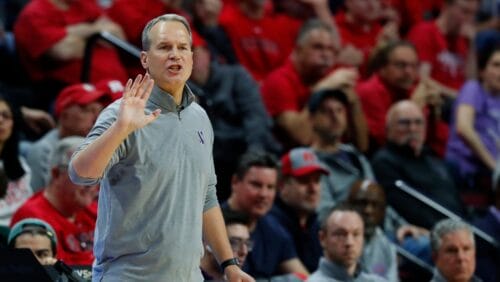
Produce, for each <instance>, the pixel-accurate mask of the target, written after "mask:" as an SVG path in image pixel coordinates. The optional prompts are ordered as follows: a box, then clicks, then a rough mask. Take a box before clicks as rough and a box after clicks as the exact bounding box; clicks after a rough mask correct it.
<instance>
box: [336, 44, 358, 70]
mask: <svg viewBox="0 0 500 282" xmlns="http://www.w3.org/2000/svg"><path fill="white" fill-rule="evenodd" d="M363 60H364V55H363V52H362V51H361V50H359V49H358V48H356V47H354V46H352V45H350V44H349V45H347V46H345V47H342V48H340V50H339V52H338V54H337V60H336V61H337V64H339V65H347V66H353V67H357V66H360V65H361V64H362V63H363Z"/></svg>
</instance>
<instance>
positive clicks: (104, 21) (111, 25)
mask: <svg viewBox="0 0 500 282" xmlns="http://www.w3.org/2000/svg"><path fill="white" fill-rule="evenodd" d="M94 28H95V32H102V31H107V32H109V33H111V34H113V35H114V36H116V37H118V38H120V39H122V40H127V39H126V37H125V33H124V32H123V29H122V28H121V27H120V26H119V25H118V24H117V23H115V22H113V21H112V20H110V19H109V18H107V17H99V18H98V19H97V20H96V21H95V22H94Z"/></svg>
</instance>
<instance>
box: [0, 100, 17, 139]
mask: <svg viewBox="0 0 500 282" xmlns="http://www.w3.org/2000/svg"><path fill="white" fill-rule="evenodd" d="M13 128H14V120H13V115H12V111H11V109H10V108H9V106H8V105H7V103H5V102H4V101H0V144H3V143H5V142H6V141H7V139H9V138H10V136H11V135H12V129H13Z"/></svg>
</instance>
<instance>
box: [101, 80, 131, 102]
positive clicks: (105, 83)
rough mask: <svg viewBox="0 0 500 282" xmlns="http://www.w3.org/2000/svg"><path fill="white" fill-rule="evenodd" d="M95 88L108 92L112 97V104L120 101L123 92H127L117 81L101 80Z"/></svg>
mask: <svg viewBox="0 0 500 282" xmlns="http://www.w3.org/2000/svg"><path fill="white" fill-rule="evenodd" d="M95 88H97V89H98V90H102V91H104V92H106V94H107V95H109V97H111V101H110V102H112V101H114V100H117V99H120V98H121V97H122V96H123V90H125V86H124V85H123V83H122V82H121V81H119V80H116V79H105V80H101V81H99V82H97V83H96V84H95Z"/></svg>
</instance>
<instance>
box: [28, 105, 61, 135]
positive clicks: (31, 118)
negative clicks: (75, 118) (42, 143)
mask: <svg viewBox="0 0 500 282" xmlns="http://www.w3.org/2000/svg"><path fill="white" fill-rule="evenodd" d="M21 113H22V116H23V119H24V122H26V124H27V125H28V127H29V128H30V129H31V130H33V131H34V132H35V133H37V134H40V133H42V132H45V131H47V130H49V129H52V128H54V127H55V126H56V122H55V121H54V119H53V118H52V116H51V115H49V113H47V112H44V111H42V110H38V109H32V108H28V107H21Z"/></svg>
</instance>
